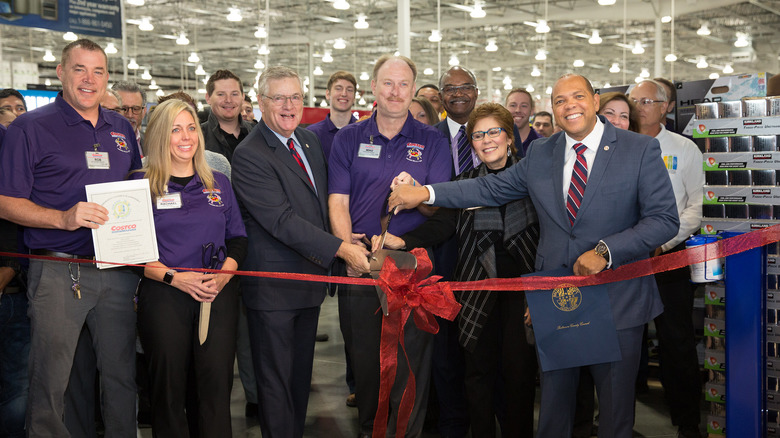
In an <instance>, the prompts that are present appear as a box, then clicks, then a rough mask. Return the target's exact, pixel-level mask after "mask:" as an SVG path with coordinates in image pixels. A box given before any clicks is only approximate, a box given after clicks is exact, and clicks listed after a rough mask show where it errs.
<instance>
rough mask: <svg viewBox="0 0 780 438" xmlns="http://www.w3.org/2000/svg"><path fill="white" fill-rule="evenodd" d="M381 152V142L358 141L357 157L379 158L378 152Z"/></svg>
mask: <svg viewBox="0 0 780 438" xmlns="http://www.w3.org/2000/svg"><path fill="white" fill-rule="evenodd" d="M381 153H382V145H381V144H370V143H360V149H358V157H360V158H374V159H377V158H379V154H381Z"/></svg>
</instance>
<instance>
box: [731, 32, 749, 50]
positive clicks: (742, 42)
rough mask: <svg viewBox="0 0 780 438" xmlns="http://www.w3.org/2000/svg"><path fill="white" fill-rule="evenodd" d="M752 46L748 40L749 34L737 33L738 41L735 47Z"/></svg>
mask: <svg viewBox="0 0 780 438" xmlns="http://www.w3.org/2000/svg"><path fill="white" fill-rule="evenodd" d="M749 45H750V41H749V40H748V34H746V33H744V32H737V40H736V41H734V47H747V46H749Z"/></svg>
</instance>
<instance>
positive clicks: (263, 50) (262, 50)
mask: <svg viewBox="0 0 780 438" xmlns="http://www.w3.org/2000/svg"><path fill="white" fill-rule="evenodd" d="M257 54H258V55H263V56H265V55H269V54H271V51H270V50H268V46H267V45H266V44H263V45H261V46H260V48H259V49H257Z"/></svg>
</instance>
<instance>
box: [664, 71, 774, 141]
mask: <svg viewBox="0 0 780 438" xmlns="http://www.w3.org/2000/svg"><path fill="white" fill-rule="evenodd" d="M653 80H654V81H658V82H659V83H661V84H663V86H664V88H665V89H666V97H667V98H668V99H669V102H668V104H669V106H668V107H667V108H666V119H665V120H664V126H665V127H666V130H667V131H669V132H675V131H677V129H676V128H677V118H676V116H675V108H676V106H677V87H676V86H675V85H674V83H673V82H672V81H670V80H669V79H665V78H655V79H653ZM769 96H771V94H769Z"/></svg>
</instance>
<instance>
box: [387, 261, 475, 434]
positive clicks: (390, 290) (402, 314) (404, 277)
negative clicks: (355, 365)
mask: <svg viewBox="0 0 780 438" xmlns="http://www.w3.org/2000/svg"><path fill="white" fill-rule="evenodd" d="M411 254H413V255H414V257H415V258H416V259H417V269H414V270H411V269H405V270H401V269H398V267H397V266H396V265H395V262H394V261H393V259H392V258H390V257H388V258H386V259H385V262H384V264H383V265H382V270H381V272H380V274H379V279H378V280H377V285H378V286H379V287H380V288H382V290H383V291H384V292H385V294H387V311H388V313H389V315H387V316H384V317H383V318H382V339H381V344H380V347H379V367H380V380H379V381H380V387H379V406H378V407H377V411H376V416H375V417H374V430H373V432H372V436H375V437H383V436H385V432H386V430H387V418H388V414H389V404H390V391H391V390H392V389H393V384H394V383H395V375H396V370H397V368H398V359H397V358H398V344H399V343H400V344H401V350H402V351H403V353H404V358H406V364H407V366H408V367H409V379H408V380H407V382H406V388H405V389H404V393H403V396H402V397H401V404H400V405H399V407H398V422H397V424H396V436H398V437H403V436H404V435H405V433H406V427H407V425H408V423H409V418H410V417H411V415H412V409H413V408H414V399H415V396H416V382H415V378H414V372H412V366H411V363H410V362H409V356H408V355H407V354H406V347H405V346H404V325H406V321H408V319H409V315H410V314H411V315H414V323H415V325H416V326H417V328H419V329H420V330H424V331H426V332H429V333H433V334H436V333H438V332H439V324H438V323H437V322H436V318H434V316H433V315H437V316H439V317H441V318H444V319H447V320H449V321H452V320H453V319H455V316H457V314H458V312H459V311H460V307H461V306H460V304H459V303H458V302H457V301H455V296H454V295H453V294H452V289H450V285H449V284H448V283H445V282H443V283H437V281H439V279H440V278H441V276H438V275H437V276H433V277H428V274H430V273H431V270H432V268H433V265H432V263H431V259H429V258H428V253H427V252H426V251H425V250H424V249H422V248H415V249H413V250H412V251H411Z"/></svg>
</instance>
